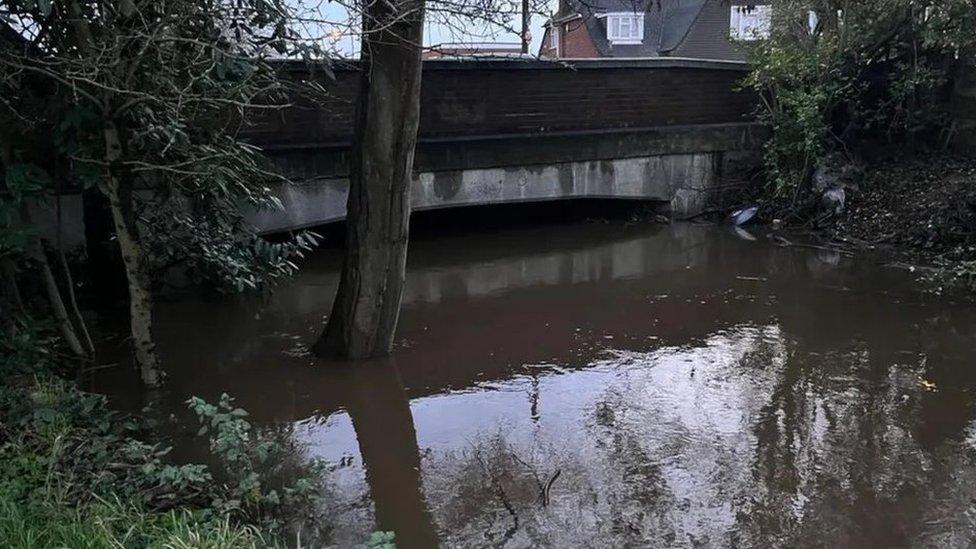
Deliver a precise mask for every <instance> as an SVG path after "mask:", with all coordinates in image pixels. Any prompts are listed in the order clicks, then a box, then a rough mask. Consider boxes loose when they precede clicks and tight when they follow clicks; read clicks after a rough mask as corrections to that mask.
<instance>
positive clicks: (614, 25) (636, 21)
mask: <svg viewBox="0 0 976 549" xmlns="http://www.w3.org/2000/svg"><path fill="white" fill-rule="evenodd" d="M602 17H605V18H606V20H607V40H608V41H609V42H610V44H612V45H614V46H617V45H628V44H630V45H636V44H643V43H644V14H643V13H640V12H629V11H615V12H611V13H606V14H603V15H602ZM624 22H626V24H627V27H626V32H624V29H623V23H624Z"/></svg>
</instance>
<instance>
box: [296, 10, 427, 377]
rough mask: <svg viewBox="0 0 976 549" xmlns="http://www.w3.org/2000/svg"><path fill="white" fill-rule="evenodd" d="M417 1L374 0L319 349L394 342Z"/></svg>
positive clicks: (376, 351)
mask: <svg viewBox="0 0 976 549" xmlns="http://www.w3.org/2000/svg"><path fill="white" fill-rule="evenodd" d="M423 12H424V3H423V0H392V1H390V2H383V1H379V0H376V1H372V2H370V3H369V4H368V6H367V8H366V13H365V15H364V21H363V28H364V33H363V41H362V44H363V48H362V50H363V51H362V59H363V71H364V72H363V78H362V84H361V87H360V95H359V102H358V106H357V113H356V130H355V134H356V138H355V145H354V150H353V162H352V166H351V170H350V178H349V179H350V181H349V201H348V203H347V207H346V226H347V227H348V230H347V237H346V256H345V261H344V264H343V268H342V278H341V279H340V282H339V291H338V293H337V295H336V298H335V303H333V306H332V314H331V315H330V317H329V322H328V325H327V326H326V328H325V332H324V333H323V334H322V336H321V337H320V338H319V341H318V343H316V344H315V347H314V351H315V352H316V353H318V354H320V355H321V354H330V355H337V356H341V357H345V358H366V357H372V356H379V355H385V354H388V353H389V352H390V350H391V348H392V346H393V336H394V334H395V332H396V325H397V318H398V316H399V314H400V299H401V297H402V294H403V282H404V269H405V267H406V260H407V238H408V226H409V222H410V182H411V179H412V172H413V156H414V148H415V146H416V143H417V126H418V124H419V122H420V73H421V61H420V46H421V40H422V38H423V37H422V32H423V19H424V13H423Z"/></svg>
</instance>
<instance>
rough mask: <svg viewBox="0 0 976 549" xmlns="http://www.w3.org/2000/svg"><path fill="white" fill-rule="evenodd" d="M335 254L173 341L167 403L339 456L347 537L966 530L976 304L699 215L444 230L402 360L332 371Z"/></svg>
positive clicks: (572, 539)
mask: <svg viewBox="0 0 976 549" xmlns="http://www.w3.org/2000/svg"><path fill="white" fill-rule="evenodd" d="M335 265H336V260H335V257H334V256H331V255H329V254H327V253H323V254H321V255H318V256H316V257H314V258H312V259H311V261H310V262H309V264H308V265H306V266H305V267H304V268H303V271H302V274H301V275H300V276H299V277H298V279H297V280H296V281H295V282H294V283H292V284H290V285H288V286H287V287H284V288H281V289H280V290H279V291H277V292H276V293H275V294H274V295H273V296H271V297H270V298H267V299H264V300H253V301H242V302H219V303H215V302H192V301H187V302H180V303H173V304H169V305H167V306H165V307H163V308H161V311H160V320H159V322H160V330H159V331H160V334H161V335H160V337H161V339H162V341H161V349H162V352H163V354H164V355H165V357H166V358H167V359H168V363H170V364H174V365H177V369H176V370H175V371H174V372H173V374H172V377H171V384H170V389H169V390H170V391H171V395H170V397H169V400H170V401H171V403H172V404H171V405H172V406H173V407H174V408H177V407H178V406H179V404H178V403H179V402H181V401H182V400H183V399H185V398H186V395H189V394H198V395H203V396H209V397H211V398H213V397H214V396H216V395H219V393H220V392H224V391H226V392H229V393H231V394H233V395H235V396H236V397H237V398H238V400H239V402H240V403H241V405H243V406H245V407H247V408H248V409H249V410H251V412H252V414H253V415H254V417H255V418H256V419H257V420H258V421H261V422H263V423H266V424H270V425H276V424H287V425H291V426H293V427H294V429H293V432H294V436H295V437H296V438H297V439H300V442H302V443H303V444H306V445H307V446H308V448H309V451H310V452H312V453H314V454H316V455H319V456H322V457H324V458H325V459H327V460H328V461H329V462H330V463H332V464H333V465H334V466H333V471H332V473H331V474H330V475H329V477H328V479H326V480H327V482H328V483H329V489H330V492H331V493H332V494H333V497H332V498H331V500H330V502H329V505H330V509H329V513H328V514H329V516H330V517H331V518H332V520H333V522H334V530H333V532H332V536H333V539H332V540H331V541H332V542H333V543H335V544H337V545H339V546H342V547H346V546H354V545H355V544H357V543H359V542H361V541H362V540H363V539H364V538H365V536H366V535H368V533H369V532H370V531H371V530H373V529H376V528H380V529H390V530H394V531H395V532H396V534H397V539H398V542H399V544H400V546H402V547H432V546H435V545H438V544H440V545H442V546H449V547H462V546H463V547H471V546H475V547H480V546H486V547H487V546H506V547H530V546H573V547H577V546H579V547H588V546H699V545H706V546H729V545H732V546H737V545H746V546H755V545H761V546H768V545H776V546H779V545H904V544H922V545H956V546H958V545H967V544H969V543H971V542H972V541H973V539H974V538H973V535H974V533H976V513H974V509H973V504H972V499H971V497H972V496H971V494H972V493H974V492H973V490H974V489H976V463H974V460H976V419H974V413H973V405H974V398H973V390H974V388H976V370H974V369H973V368H972V364H973V359H974V357H976V345H974V344H976V329H974V328H976V313H974V312H973V311H972V310H971V308H969V307H965V306H962V305H957V304H954V303H952V302H949V301H946V300H944V299H934V298H928V297H925V296H924V295H921V294H919V293H917V292H916V291H915V289H914V287H913V284H912V281H911V279H910V278H909V277H908V276H907V275H905V274H904V273H900V272H897V271H893V270H888V269H884V268H881V267H878V266H875V265H873V264H872V263H871V262H870V261H855V260H852V259H850V258H846V257H840V256H838V255H836V254H830V253H823V252H818V251H812V250H798V249H783V248H778V247H775V246H773V245H771V244H769V243H767V242H765V241H762V240H761V239H760V240H758V241H749V240H743V239H742V238H740V237H739V236H737V235H735V234H734V233H732V232H726V231H722V230H719V229H706V228H701V227H695V226H673V227H645V226H638V225H622V224H580V225H571V226H561V227H549V228H541V229H533V230H520V231H511V232H505V231H503V232H499V233H492V234H482V235H473V236H472V235H468V236H457V237H442V238H438V239H432V240H426V241H419V242H415V243H414V244H413V248H412V250H411V258H410V267H409V273H408V290H407V294H406V297H405V300H404V310H403V315H402V320H401V328H400V332H399V335H400V338H401V339H400V341H399V342H398V349H397V352H396V355H395V357H394V358H393V359H390V360H385V361H374V362H367V363H362V364H357V365H354V366H351V367H350V366H346V367H341V366H339V365H336V364H324V363H321V362H319V361H318V360H317V359H315V358H314V357H312V356H310V355H309V354H308V353H307V351H306V345H308V343H309V342H311V341H313V339H314V337H315V335H316V334H317V332H318V330H319V328H320V326H321V322H322V316H321V315H322V314H323V313H324V312H327V311H328V310H329V307H328V304H329V302H330V301H331V298H332V293H333V292H334V288H335V283H336V274H335V268H334V267H335ZM99 383H102V384H103V387H105V388H106V390H111V391H113V392H115V393H116V394H117V395H119V396H120V397H121V396H123V395H124V394H125V391H124V390H122V389H120V388H119V383H121V382H120V381H119V380H117V379H115V380H113V379H102V380H99Z"/></svg>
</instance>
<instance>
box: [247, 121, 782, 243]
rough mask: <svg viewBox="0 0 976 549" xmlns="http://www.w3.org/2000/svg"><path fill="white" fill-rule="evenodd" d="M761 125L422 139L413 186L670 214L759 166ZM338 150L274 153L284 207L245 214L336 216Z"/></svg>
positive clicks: (417, 195)
mask: <svg viewBox="0 0 976 549" xmlns="http://www.w3.org/2000/svg"><path fill="white" fill-rule="evenodd" d="M763 135H764V132H763V131H762V129H761V128H760V127H758V126H756V125H753V124H726V125H711V126H693V127H673V128H666V129H657V130H640V131H635V132H604V133H585V134H578V135H563V136H552V137H546V138H538V137H536V138H508V139H491V140H470V141H464V142H457V141H452V142H448V143H429V142H428V143H421V144H420V148H419V150H418V160H417V164H418V166H417V168H418V172H419V173H418V174H417V176H416V177H415V179H414V181H413V186H412V188H411V203H412V206H413V208H414V209H415V210H418V211H419V210H431V209H438V208H448V207H460V206H470V205H491V204H510V203H518V202H543V201H549V200H567V199H579V198H618V199H631V200H649V201H657V202H660V203H662V206H665V207H666V208H668V209H670V211H671V212H673V213H674V215H676V216H686V215H691V214H695V213H698V212H700V211H701V210H702V209H703V208H704V207H705V206H706V202H707V200H708V198H709V196H710V194H712V193H713V192H714V190H715V188H716V187H717V186H718V184H719V183H720V182H721V181H722V180H723V179H724V178H726V177H729V176H735V174H737V173H741V172H745V171H748V170H750V169H752V168H753V167H755V166H756V165H757V164H758V161H759V158H758V154H757V150H758V145H757V144H758V143H759V142H761V139H762V136H763ZM346 154H347V153H346V151H345V149H337V148H323V149H303V150H301V151H278V152H277V155H276V159H277V161H278V163H279V165H280V166H281V167H282V169H283V170H284V171H285V172H286V173H288V174H289V175H290V176H291V177H292V179H293V180H294V181H296V183H293V184H288V185H283V186H281V187H279V188H278V189H276V193H277V195H278V198H279V199H280V200H281V203H282V204H283V205H284V209H283V210H281V211H261V212H255V213H253V214H252V215H251V216H250V221H251V222H252V223H254V224H255V226H256V227H258V229H259V230H260V231H261V232H264V233H273V232H279V231H286V230H291V229H299V228H304V227H311V226H315V225H320V224H324V223H330V222H333V221H339V220H342V219H343V218H344V217H345V212H346V198H347V189H348V185H349V182H348V179H347V178H346V177H345V175H346V172H347V170H346V165H345V156H346Z"/></svg>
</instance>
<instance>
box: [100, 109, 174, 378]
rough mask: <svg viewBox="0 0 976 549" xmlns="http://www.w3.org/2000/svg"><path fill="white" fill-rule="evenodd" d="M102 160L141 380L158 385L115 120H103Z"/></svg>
mask: <svg viewBox="0 0 976 549" xmlns="http://www.w3.org/2000/svg"><path fill="white" fill-rule="evenodd" d="M104 135H105V159H106V160H107V161H108V163H109V169H108V170H107V182H106V183H107V184H106V193H107V195H108V201H109V207H110V208H111V210H112V221H113V222H114V224H115V234H116V236H117V239H118V241H119V250H120V251H121V252H122V262H123V263H124V264H125V274H126V279H127V281H128V285H129V322H130V325H131V326H130V328H131V332H132V346H133V350H134V351H135V358H136V364H138V366H139V373H140V375H141V377H142V382H143V384H145V385H146V386H149V387H155V386H157V385H159V384H160V382H161V378H160V370H159V358H158V357H157V355H156V344H155V342H154V341H153V337H152V294H150V291H149V265H148V264H147V258H146V254H145V252H144V250H143V249H142V242H141V241H140V239H139V226H138V223H137V220H136V212H135V204H134V202H133V197H132V192H133V188H132V186H133V183H132V179H131V177H129V176H128V175H127V174H125V173H120V172H119V171H117V169H118V167H117V166H115V165H114V164H116V163H117V162H118V161H119V160H120V159H121V158H122V156H123V155H122V139H121V137H120V135H119V129H118V126H117V125H116V123H115V121H113V120H107V121H106V122H105V131H104Z"/></svg>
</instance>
